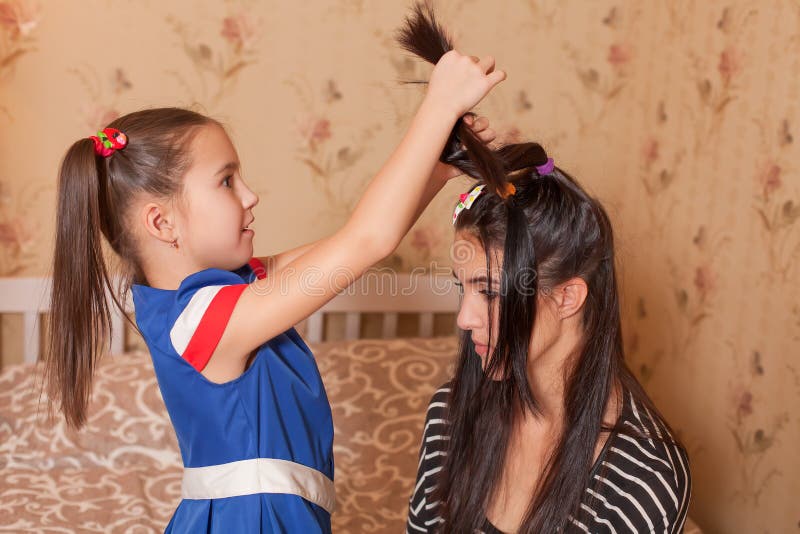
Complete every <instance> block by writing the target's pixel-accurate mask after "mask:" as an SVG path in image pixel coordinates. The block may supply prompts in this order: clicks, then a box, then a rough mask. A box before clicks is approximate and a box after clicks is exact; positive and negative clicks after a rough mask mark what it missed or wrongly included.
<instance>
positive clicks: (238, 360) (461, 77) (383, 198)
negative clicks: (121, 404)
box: [203, 51, 505, 380]
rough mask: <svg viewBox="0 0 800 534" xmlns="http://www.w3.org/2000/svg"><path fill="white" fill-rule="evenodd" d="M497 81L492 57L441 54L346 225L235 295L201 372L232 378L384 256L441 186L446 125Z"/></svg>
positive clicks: (500, 74) (501, 74) (500, 76)
mask: <svg viewBox="0 0 800 534" xmlns="http://www.w3.org/2000/svg"><path fill="white" fill-rule="evenodd" d="M504 79H505V73H504V72H503V71H496V70H494V60H493V59H492V58H491V57H487V58H484V59H482V60H479V61H474V60H473V59H472V58H470V57H469V56H465V55H462V54H459V53H458V52H456V51H450V52H448V53H447V54H445V55H444V56H442V58H441V59H440V61H439V62H438V63H437V65H436V67H435V68H434V70H433V73H432V74H431V79H430V83H429V86H428V92H427V94H426V96H425V99H424V100H423V102H422V104H421V106H420V108H419V110H418V111H417V114H416V115H415V117H414V119H413V121H412V123H411V126H410V127H409V130H408V132H407V133H406V135H405V136H404V137H403V139H402V141H401V142H400V144H399V146H398V147H397V148H396V149H395V151H394V152H393V153H392V155H391V156H390V157H389V159H388V161H387V162H386V163H385V164H384V166H383V167H382V168H381V170H380V171H379V172H378V174H377V175H376V176H375V178H374V179H373V180H372V182H370V184H369V186H368V187H367V189H366V191H365V192H364V194H363V196H362V197H361V199H360V200H359V202H358V204H357V205H356V208H355V210H354V211H353V214H352V215H351V216H350V219H349V220H348V221H347V223H345V225H344V226H343V227H342V228H341V229H340V230H338V231H337V232H336V233H335V234H333V235H332V236H330V237H328V238H326V239H323V240H321V241H319V242H317V243H315V244H313V245H312V246H311V247H310V248H309V249H308V250H307V251H303V253H302V254H301V255H299V256H298V257H296V258H295V259H293V260H292V261H290V262H288V263H287V264H286V265H285V266H284V267H282V268H277V269H276V270H275V271H274V272H270V273H269V276H268V277H267V279H266V280H259V281H256V282H254V283H253V284H251V285H250V287H248V289H247V290H245V291H244V292H242V294H241V296H240V297H239V299H238V301H237V304H236V306H235V307H234V309H233V312H232V314H231V317H230V320H229V322H228V325H227V327H226V329H225V332H224V333H223V335H222V337H221V339H220V341H219V344H218V345H217V348H216V350H215V352H214V354H212V356H211V359H210V360H209V362H208V364H207V366H206V368H205V369H204V371H203V373H204V374H206V376H208V377H209V378H210V379H212V380H220V379H227V378H231V377H234V376H238V374H239V373H241V371H242V368H243V366H244V362H245V361H246V359H247V356H248V355H249V353H250V352H251V351H252V350H254V349H255V348H257V347H259V346H260V345H261V344H263V343H264V342H266V341H268V340H270V339H272V338H273V337H275V336H276V335H278V334H280V333H282V332H284V331H286V330H287V329H288V328H290V327H291V326H293V325H295V324H297V323H298V322H299V321H301V320H302V319H304V318H306V317H308V316H309V315H311V314H312V313H313V312H315V311H316V310H318V309H319V308H321V307H322V306H323V305H324V304H325V303H326V302H328V301H329V300H330V299H331V298H333V297H334V296H335V295H336V294H337V293H339V292H341V291H343V290H344V289H345V288H346V287H347V286H348V285H349V284H351V283H352V282H354V281H355V280H356V279H358V278H359V277H360V276H361V275H362V274H363V273H364V271H366V269H367V268H369V267H370V266H371V265H373V264H375V263H376V262H378V261H380V260H381V259H383V258H384V257H386V256H387V255H389V254H390V253H391V252H392V251H393V250H394V249H395V248H396V247H397V245H398V244H399V243H400V240H401V239H402V237H403V236H404V235H405V234H406V233H407V232H408V230H409V228H410V227H411V225H412V224H413V223H414V221H415V219H416V217H417V216H418V213H419V211H420V203H421V201H422V199H423V198H425V197H426V196H427V195H426V192H428V193H429V194H430V193H431V192H434V193H435V191H437V190H438V189H439V188H441V184H437V185H434V186H433V187H432V186H431V184H430V181H429V179H428V178H429V177H430V176H431V173H432V171H433V169H434V166H435V165H436V163H437V161H438V158H439V155H440V154H441V152H442V149H443V148H444V145H445V142H446V141H447V138H448V136H449V134H450V131H451V129H452V127H453V124H455V121H456V120H457V119H458V118H459V117H460V116H461V115H463V114H464V113H466V112H467V111H469V110H470V109H471V108H472V107H473V106H475V104H477V103H478V102H479V101H480V100H481V99H482V98H483V97H484V96H485V95H486V94H487V93H488V92H489V91H490V90H491V89H492V88H493V87H494V86H495V85H497V84H498V83H500V82H501V81H503V80H504ZM428 200H429V199H428ZM422 207H424V206H422ZM218 355H220V357H217V356H218Z"/></svg>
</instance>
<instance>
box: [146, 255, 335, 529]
mask: <svg viewBox="0 0 800 534" xmlns="http://www.w3.org/2000/svg"><path fill="white" fill-rule="evenodd" d="M259 266H260V264H259V262H258V260H256V259H255V258H254V259H253V260H251V262H250V263H248V264H245V265H244V266H242V267H241V268H239V269H237V270H235V271H226V270H223V269H216V268H210V269H205V270H203V271H199V272H197V273H194V274H191V275H189V276H187V277H186V278H185V279H184V280H183V282H181V284H180V286H179V287H178V289H177V290H164V289H155V288H151V287H149V286H144V285H139V284H134V285H133V287H132V294H133V301H134V305H135V310H136V323H137V324H138V326H139V329H140V330H141V332H142V334H143V335H144V339H145V342H146V343H147V346H148V348H149V349H150V354H151V356H152V359H153V366H154V368H155V373H156V377H157V379H158V385H159V388H160V390H161V394H162V396H163V398H164V404H165V405H166V407H167V411H168V412H169V416H170V419H171V420H172V424H173V426H174V427H175V433H176V434H177V437H178V443H179V445H180V450H181V456H182V458H183V465H184V467H186V468H197V467H207V466H219V465H221V464H229V463H230V462H238V461H240V460H253V459H256V458H273V459H278V460H286V461H288V462H292V463H291V464H289V463H287V464H285V465H288V466H290V469H291V468H292V467H297V465H296V464H300V466H305V468H311V469H313V470H314V471H310V470H306V471H307V472H311V473H313V474H314V475H316V476H318V475H320V474H321V475H324V477H325V478H324V479H323V478H322V477H319V478H320V479H323V480H324V481H325V482H326V483H327V482H330V487H331V488H332V482H331V481H332V480H333V451H332V444H333V422H332V418H331V410H330V405H329V403H328V398H327V395H326V393H325V388H324V386H323V384H322V379H321V377H320V374H319V370H318V368H317V365H316V362H315V361H314V357H313V355H312V354H311V351H310V350H309V348H308V347H307V346H306V344H305V343H304V342H303V340H302V339H301V338H300V336H299V335H298V334H297V332H296V331H295V330H294V329H293V328H292V329H289V330H287V331H286V332H284V333H283V334H280V335H278V336H277V337H275V338H273V339H271V340H270V341H268V342H266V343H264V344H263V345H262V346H261V347H259V348H258V350H257V353H256V355H255V358H254V359H253V361H252V363H251V365H250V366H249V367H248V368H247V369H246V370H245V371H244V373H243V374H242V375H241V376H239V377H238V378H236V379H234V380H231V381H229V382H226V383H223V384H217V383H214V382H211V381H209V380H208V379H206V378H205V377H204V376H203V375H202V374H201V373H200V372H199V371H198V367H199V368H202V366H203V365H204V354H206V355H207V356H210V354H211V353H212V352H213V350H214V348H215V347H216V345H217V342H218V341H219V337H221V335H222V331H223V330H224V327H225V324H227V320H228V318H229V317H230V312H231V310H232V309H233V305H235V301H236V297H237V295H239V294H240V293H241V291H242V290H244V289H245V288H246V287H247V286H246V284H248V283H250V282H251V281H254V280H255V278H256V275H257V274H258V269H259ZM262 267H263V266H262ZM259 278H263V276H259ZM220 286H222V287H220ZM220 289H223V290H224V291H220ZM225 293H227V297H225V296H224V294H225ZM212 294H214V295H218V296H217V297H216V298H215V299H213V300H210V299H209V295H212ZM204 309H205V313H202V314H200V312H202V311H203V310H204ZM198 310H199V311H198ZM200 315H202V316H200ZM205 361H207V358H206V359H205ZM190 362H192V363H190ZM198 362H199V363H198ZM245 463H247V464H248V465H252V462H245ZM229 465H235V464H229ZM301 469H304V468H302V467H301ZM187 471H192V470H191V469H189V470H187ZM197 471H200V470H197ZM206 471H207V470H206ZM240 474H241V473H240ZM269 476H271V474H270V473H268V474H267V478H269ZM262 478H263V477H262ZM215 484H216V482H214V484H212V486H214V485H215ZM212 489H213V488H212ZM297 493H302V492H295V493H279V492H273V493H264V492H261V493H250V494H245V495H237V496H226V497H224V498H208V499H203V498H187V496H186V495H187V494H186V482H184V489H183V497H184V498H183V499H182V500H181V502H180V504H179V505H178V507H177V509H176V510H175V513H174V514H173V516H172V519H171V520H170V522H169V524H168V525H167V527H166V531H165V532H172V533H184V532H186V533H189V532H191V533H199V532H226V533H227V532H232V533H250V532H262V533H265V532H302V533H314V532H330V513H329V511H328V510H326V509H325V508H328V509H330V508H332V505H331V506H325V507H323V506H321V505H319V504H315V503H314V502H311V501H310V500H306V499H305V498H303V497H301V496H299V495H298V494H297ZM329 496H330V494H329ZM318 502H321V501H318Z"/></svg>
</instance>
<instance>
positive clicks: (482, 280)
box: [450, 269, 499, 286]
mask: <svg viewBox="0 0 800 534" xmlns="http://www.w3.org/2000/svg"><path fill="white" fill-rule="evenodd" d="M450 273H451V274H452V275H453V278H455V279H456V280H460V278H459V277H458V275H456V271H455V269H451V270H450ZM467 283H468V284H488V283H489V278H487V277H486V275H485V274H482V275H478V276H473V277H472V278H470V279H469V280H467ZM498 283H499V280H497V279H496V278H494V279H492V285H495V286H496V285H497V284H498Z"/></svg>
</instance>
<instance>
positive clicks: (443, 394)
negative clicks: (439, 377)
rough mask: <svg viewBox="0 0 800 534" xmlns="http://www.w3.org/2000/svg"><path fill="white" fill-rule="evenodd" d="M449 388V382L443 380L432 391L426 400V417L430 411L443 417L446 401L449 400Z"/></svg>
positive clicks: (445, 410)
mask: <svg viewBox="0 0 800 534" xmlns="http://www.w3.org/2000/svg"><path fill="white" fill-rule="evenodd" d="M450 388H451V382H445V383H444V384H442V385H441V386H439V387H438V388H437V389H436V391H434V392H433V395H431V400H430V401H429V402H428V418H430V416H431V413H433V414H434V415H436V416H438V417H444V416H445V415H446V414H447V403H448V402H449V400H450Z"/></svg>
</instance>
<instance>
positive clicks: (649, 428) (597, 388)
mask: <svg viewBox="0 0 800 534" xmlns="http://www.w3.org/2000/svg"><path fill="white" fill-rule="evenodd" d="M429 22H430V21H426V19H425V18H424V17H421V16H420V17H418V19H417V20H415V21H412V24H411V26H410V29H409V30H408V31H407V33H406V35H405V41H406V42H405V43H404V44H405V45H406V46H407V48H409V49H410V50H412V51H414V52H415V53H419V52H418V50H427V51H430V49H431V48H432V47H433V48H435V46H436V42H437V37H436V36H437V35H439V33H437V32H440V31H441V30H440V29H439V28H438V27H437V26H435V24H430V23H429ZM421 30H424V31H421ZM438 39H439V41H440V42H444V43H445V44H446V39H443V38H441V37H439V38H438ZM425 57H426V59H428V60H435V59H436V54H430V53H428V54H427V56H425ZM459 128H460V129H459V130H458V131H457V133H458V135H459V138H458V139H454V142H452V143H451V144H450V145H449V148H448V151H447V152H446V153H445V157H444V158H443V159H444V160H445V161H447V162H448V163H451V164H453V165H455V166H457V167H459V168H460V169H462V170H463V171H464V172H466V173H467V174H469V175H471V176H474V177H479V178H481V183H480V184H479V185H477V186H476V187H475V188H474V189H472V190H471V192H470V193H468V194H464V195H462V196H461V198H460V202H459V203H458V207H457V208H456V213H455V214H454V221H453V222H454V224H455V239H456V245H455V247H454V249H453V250H454V254H453V255H454V269H453V271H454V275H455V277H456V278H457V279H458V283H459V284H460V285H462V291H463V297H462V301H461V307H460V310H459V313H458V320H457V321H458V325H459V327H460V328H461V329H462V330H463V336H462V340H461V349H460V354H459V358H458V363H457V369H456V372H455V376H454V377H453V378H452V380H451V381H450V382H448V383H447V384H445V385H444V386H442V388H441V389H439V391H437V392H436V394H435V395H434V396H433V399H432V400H431V403H430V405H429V407H428V412H427V420H426V423H425V428H424V435H423V439H422V446H421V451H420V463H419V472H418V475H417V483H416V486H415V488H414V492H413V495H412V496H411V499H410V503H409V504H410V506H409V513H408V524H407V529H408V532H411V533H413V532H444V533H450V532H452V533H458V534H462V533H472V532H479V531H482V532H488V533H496V532H535V533H551V532H557V531H558V532H592V533H595V532H620V533H621V532H633V533H638V532H669V533H672V532H680V531H681V530H682V528H683V523H684V521H685V519H686V513H687V509H688V505H689V497H690V493H691V482H690V480H691V476H690V472H689V464H688V459H687V455H686V450H685V448H684V447H683V446H682V445H681V444H680V443H679V442H678V441H677V439H676V438H675V436H674V434H673V432H672V431H671V430H670V428H669V426H668V425H667V423H666V422H665V421H664V419H663V417H661V416H660V415H659V412H658V411H657V410H656V408H655V406H654V405H653V402H652V401H651V400H650V399H649V398H648V396H647V394H646V393H645V392H644V390H643V389H642V387H641V385H640V384H639V383H638V382H637V380H636V378H635V377H634V376H633V375H632V373H631V371H630V370H629V369H628V367H627V366H626V364H625V357H624V351H623V344H622V333H621V324H620V312H619V290H618V286H617V280H616V274H615V266H614V239H613V233H612V229H611V224H610V222H609V218H608V216H607V214H606V212H605V210H604V209H603V207H602V206H601V204H600V203H599V202H598V201H597V200H596V199H595V198H592V197H591V196H590V195H589V194H587V193H586V192H585V191H584V190H583V188H581V186H580V185H579V184H578V183H577V182H576V181H575V180H574V179H573V178H571V177H570V176H568V175H567V174H566V173H565V172H563V171H561V170H560V169H559V168H557V167H555V166H554V164H553V160H552V159H550V158H548V157H547V154H546V153H545V151H544V149H543V148H542V147H541V146H539V145H538V144H535V143H522V144H517V145H509V146H505V147H503V148H501V149H499V150H497V151H492V150H490V149H484V148H482V147H481V146H480V143H479V142H477V140H475V139H472V137H471V135H470V134H469V132H467V131H465V130H464V128H463V127H459Z"/></svg>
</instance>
